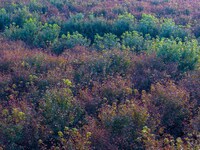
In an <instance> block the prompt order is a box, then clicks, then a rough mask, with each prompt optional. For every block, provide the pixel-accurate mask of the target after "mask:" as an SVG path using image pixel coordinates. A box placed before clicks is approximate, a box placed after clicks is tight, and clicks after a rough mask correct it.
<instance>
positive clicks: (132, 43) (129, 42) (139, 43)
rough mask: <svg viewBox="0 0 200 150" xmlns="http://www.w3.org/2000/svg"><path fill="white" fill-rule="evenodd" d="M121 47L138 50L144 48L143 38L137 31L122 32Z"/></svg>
mask: <svg viewBox="0 0 200 150" xmlns="http://www.w3.org/2000/svg"><path fill="white" fill-rule="evenodd" d="M122 48H125V49H130V50H132V51H136V52H139V51H141V50H144V38H143V36H142V35H141V34H140V33H138V32H137V31H132V32H125V33H123V34H122Z"/></svg>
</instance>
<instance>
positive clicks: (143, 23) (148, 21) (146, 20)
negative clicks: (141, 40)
mask: <svg viewBox="0 0 200 150" xmlns="http://www.w3.org/2000/svg"><path fill="white" fill-rule="evenodd" d="M158 25H159V21H158V19H157V18H156V17H154V16H152V15H148V14H143V15H142V19H141V20H140V21H139V23H138V26H137V30H138V31H139V32H142V33H143V35H146V34H150V36H152V37H156V35H158V32H159V26H158Z"/></svg>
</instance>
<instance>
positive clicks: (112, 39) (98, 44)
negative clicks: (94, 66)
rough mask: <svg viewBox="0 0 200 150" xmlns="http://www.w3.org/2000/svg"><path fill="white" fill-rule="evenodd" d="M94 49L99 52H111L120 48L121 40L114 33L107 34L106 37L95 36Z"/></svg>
mask: <svg viewBox="0 0 200 150" xmlns="http://www.w3.org/2000/svg"><path fill="white" fill-rule="evenodd" d="M94 47H95V48H96V49H97V50H111V49H115V48H116V49H117V48H119V47H120V43H119V39H118V38H117V36H116V35H114V34H112V33H106V34H104V36H100V35H98V34H97V35H95V39H94Z"/></svg>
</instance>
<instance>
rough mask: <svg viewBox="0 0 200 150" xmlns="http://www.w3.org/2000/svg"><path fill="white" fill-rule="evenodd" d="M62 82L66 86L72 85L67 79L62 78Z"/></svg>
mask: <svg viewBox="0 0 200 150" xmlns="http://www.w3.org/2000/svg"><path fill="white" fill-rule="evenodd" d="M63 82H64V84H65V85H66V86H69V87H71V86H72V82H71V81H70V80H69V79H63Z"/></svg>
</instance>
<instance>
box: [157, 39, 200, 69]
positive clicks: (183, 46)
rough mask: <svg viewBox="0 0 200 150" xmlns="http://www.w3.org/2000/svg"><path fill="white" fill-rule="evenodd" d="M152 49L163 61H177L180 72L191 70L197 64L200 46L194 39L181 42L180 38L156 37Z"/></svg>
mask: <svg viewBox="0 0 200 150" xmlns="http://www.w3.org/2000/svg"><path fill="white" fill-rule="evenodd" d="M153 49H155V51H156V53H157V56H158V57H160V58H161V59H162V60H163V61H164V62H165V63H168V62H173V63H177V64H178V68H179V70H180V71H182V72H185V71H187V70H193V69H195V67H196V65H197V64H198V59H199V56H198V54H199V51H200V48H199V46H198V42H197V41H196V40H191V41H186V42H181V41H180V40H177V41H176V40H170V39H161V40H159V39H157V40H156V41H155V42H154V44H153Z"/></svg>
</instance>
